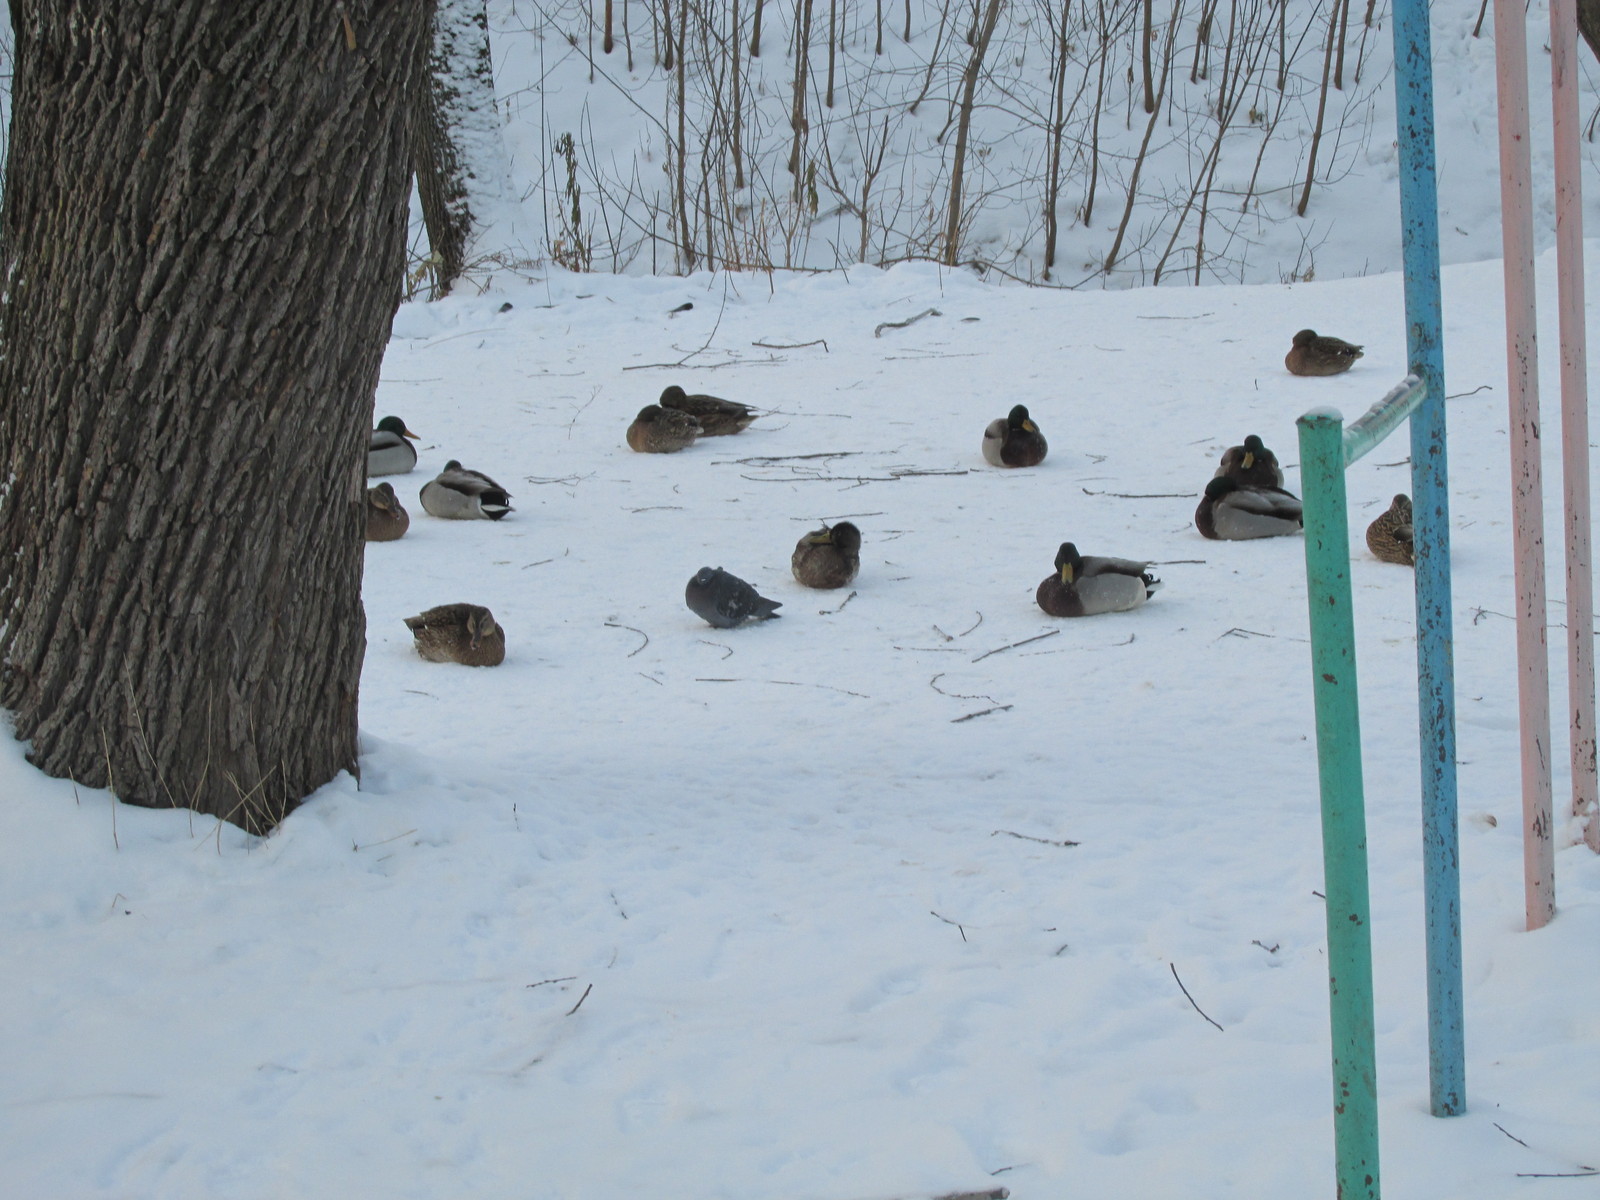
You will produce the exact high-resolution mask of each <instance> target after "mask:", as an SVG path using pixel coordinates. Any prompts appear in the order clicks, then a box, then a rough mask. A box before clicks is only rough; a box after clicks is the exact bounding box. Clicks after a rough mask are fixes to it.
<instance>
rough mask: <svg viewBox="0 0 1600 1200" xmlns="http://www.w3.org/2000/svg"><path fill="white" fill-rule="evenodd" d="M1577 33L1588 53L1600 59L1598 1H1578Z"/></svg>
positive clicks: (1599, 2) (1599, 3) (1599, 11)
mask: <svg viewBox="0 0 1600 1200" xmlns="http://www.w3.org/2000/svg"><path fill="white" fill-rule="evenodd" d="M1578 32H1579V33H1581V34H1582V35H1583V40H1584V41H1585V42H1586V43H1588V46H1589V50H1590V52H1591V53H1592V54H1593V55H1594V56H1595V57H1596V58H1600V0H1578Z"/></svg>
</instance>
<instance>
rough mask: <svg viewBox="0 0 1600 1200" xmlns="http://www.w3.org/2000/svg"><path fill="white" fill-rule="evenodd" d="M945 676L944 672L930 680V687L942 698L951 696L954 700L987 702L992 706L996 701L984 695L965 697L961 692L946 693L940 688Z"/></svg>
mask: <svg viewBox="0 0 1600 1200" xmlns="http://www.w3.org/2000/svg"><path fill="white" fill-rule="evenodd" d="M944 674H945V673H944V672H943V671H940V672H939V673H938V674H937V675H935V676H934V677H933V678H932V679H930V680H928V686H929V687H931V688H932V689H933V690H934V691H936V692H938V693H939V695H941V696H949V697H950V698H951V699H952V700H987V701H988V702H989V703H990V704H993V703H994V702H995V699H994V697H993V696H983V695H978V696H964V695H962V694H961V693H960V692H947V691H945V690H944V689H943V688H942V687H940V686H939V680H941V679H943V678H944Z"/></svg>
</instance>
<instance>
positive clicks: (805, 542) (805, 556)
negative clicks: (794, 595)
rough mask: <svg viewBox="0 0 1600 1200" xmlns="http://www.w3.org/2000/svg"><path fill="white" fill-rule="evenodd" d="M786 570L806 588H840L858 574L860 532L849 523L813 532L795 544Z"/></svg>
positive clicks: (844, 522) (824, 527)
mask: <svg viewBox="0 0 1600 1200" xmlns="http://www.w3.org/2000/svg"><path fill="white" fill-rule="evenodd" d="M789 569H790V570H791V571H793V572H794V577H795V578H796V579H798V580H799V581H800V582H801V583H802V584H804V585H805V586H806V587H808V588H842V587H843V586H844V585H845V584H847V583H849V582H850V581H851V580H852V579H854V578H855V577H856V572H857V571H859V570H861V530H859V529H857V528H856V527H855V526H854V525H852V524H851V523H850V522H849V521H840V522H839V523H838V524H837V525H833V526H828V525H824V526H823V527H822V528H821V529H813V530H812V531H811V532H810V533H808V534H806V535H805V537H803V538H801V539H800V540H799V541H798V542H796V543H795V546H794V554H793V555H792V556H791V557H790V559H789Z"/></svg>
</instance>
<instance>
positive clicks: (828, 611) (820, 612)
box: [817, 591, 856, 617]
mask: <svg viewBox="0 0 1600 1200" xmlns="http://www.w3.org/2000/svg"><path fill="white" fill-rule="evenodd" d="M855 598H856V594H855V592H853V591H852V592H851V593H850V594H849V595H848V596H846V597H845V598H844V599H843V600H841V601H839V607H838V608H819V609H817V616H819V617H831V616H833V614H834V613H841V612H843V611H844V606H845V605H846V604H849V603H850V601H852V600H854V599H855Z"/></svg>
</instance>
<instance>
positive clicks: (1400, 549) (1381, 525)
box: [1367, 492, 1417, 567]
mask: <svg viewBox="0 0 1600 1200" xmlns="http://www.w3.org/2000/svg"><path fill="white" fill-rule="evenodd" d="M1367 549H1368V550H1371V551H1372V553H1373V554H1374V555H1375V556H1377V557H1378V558H1380V559H1382V560H1383V561H1384V562H1391V563H1399V564H1400V565H1401V566H1405V567H1414V566H1416V565H1417V554H1416V547H1415V546H1414V545H1413V544H1412V530H1411V497H1410V496H1407V495H1406V494H1405V493H1404V492H1402V493H1400V494H1399V495H1398V496H1396V497H1395V498H1394V500H1393V502H1392V503H1391V504H1390V505H1389V507H1388V510H1387V511H1385V512H1384V513H1382V514H1381V515H1380V516H1379V517H1378V519H1377V520H1376V521H1374V522H1373V523H1372V524H1371V525H1368V526H1367Z"/></svg>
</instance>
